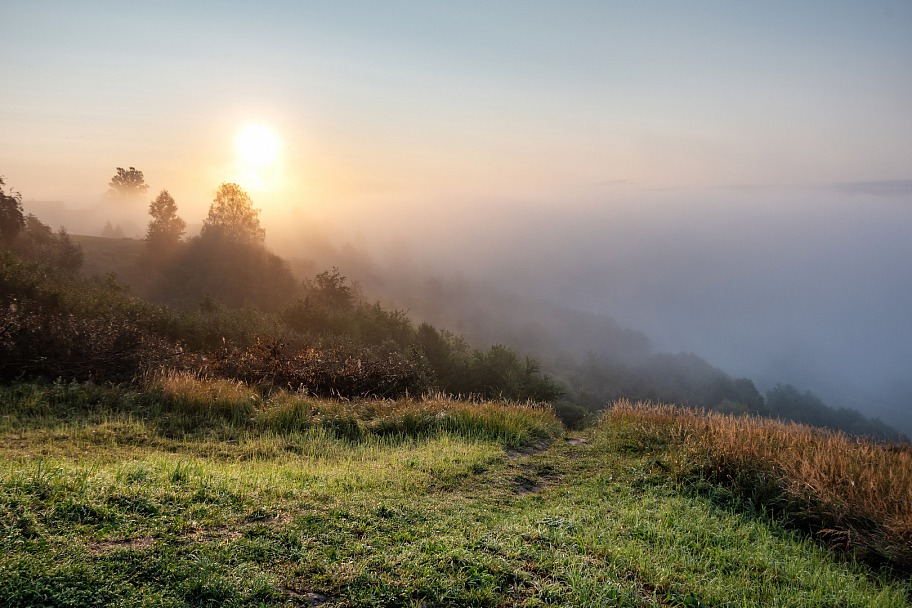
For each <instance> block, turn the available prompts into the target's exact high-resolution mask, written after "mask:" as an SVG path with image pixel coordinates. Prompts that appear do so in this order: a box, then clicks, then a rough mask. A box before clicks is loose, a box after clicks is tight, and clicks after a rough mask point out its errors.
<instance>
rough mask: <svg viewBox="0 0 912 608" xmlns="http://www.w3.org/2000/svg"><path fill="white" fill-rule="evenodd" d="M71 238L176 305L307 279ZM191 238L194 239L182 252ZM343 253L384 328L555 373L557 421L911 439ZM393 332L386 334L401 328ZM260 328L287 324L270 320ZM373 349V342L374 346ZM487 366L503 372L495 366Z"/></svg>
mask: <svg viewBox="0 0 912 608" xmlns="http://www.w3.org/2000/svg"><path fill="white" fill-rule="evenodd" d="M72 238H73V239H74V241H75V242H77V243H78V244H79V245H80V246H82V248H83V251H84V255H85V261H84V265H83V270H82V274H83V275H85V276H93V275H95V276H98V277H106V276H107V275H108V274H109V273H112V272H113V273H115V274H116V277H117V280H118V281H119V282H122V283H125V284H126V285H129V286H130V287H131V289H132V291H133V293H136V294H138V295H140V296H143V297H146V298H150V299H152V300H156V301H161V302H165V303H168V304H172V305H177V306H178V307H183V308H187V307H197V306H199V305H200V303H201V302H203V301H208V300H209V299H213V300H215V301H216V302H217V303H223V304H227V305H228V307H230V308H238V307H240V306H241V304H247V305H253V306H256V307H258V308H267V309H269V310H270V311H272V312H277V311H279V310H280V309H281V307H282V305H284V303H287V301H288V299H289V297H290V294H292V293H293V292H294V291H295V290H296V287H295V285H294V283H295V282H296V281H300V279H301V278H304V277H300V276H298V277H296V278H292V274H291V271H290V270H289V269H287V268H286V269H285V271H284V273H285V276H284V277H281V280H280V281H279V284H278V285H277V284H276V283H275V282H270V281H269V280H266V281H265V282H264V281H263V280H262V277H263V276H267V275H269V274H270V273H271V272H272V271H273V270H274V268H275V267H276V265H277V264H278V265H282V264H285V263H286V262H285V261H283V260H281V258H278V257H277V256H271V258H272V259H271V260H270V261H268V262H264V263H261V264H253V265H251V264H250V259H252V258H255V257H256V256H248V255H247V254H243V255H240V256H238V255H237V254H236V253H233V252H220V253H219V254H218V255H216V256H211V257H215V258H216V259H217V260H218V262H217V263H216V264H212V263H211V262H207V264H209V266H208V267H207V268H208V269H206V268H203V269H194V263H193V262H190V263H177V264H175V265H174V266H173V267H172V268H171V269H170V270H169V271H167V273H166V274H167V275H169V278H168V279H166V280H162V279H161V275H160V274H159V273H160V269H159V268H156V267H154V266H152V267H150V265H149V264H148V263H147V261H145V259H144V257H143V256H144V255H145V249H146V242H145V241H144V240H133V239H109V238H102V237H89V236H74V237H72ZM196 245H198V243H197V244H196ZM196 245H191V246H190V249H191V250H192V249H193V247H195V246H196ZM196 248H197V249H199V247H196ZM204 253H205V252H204ZM335 253H336V254H338V255H341V254H340V252H335ZM324 257H325V256H324ZM192 258H193V255H191V259H192ZM342 258H343V259H344V260H345V261H346V262H347V263H349V264H350V266H351V272H352V280H350V281H349V283H348V285H347V286H346V287H345V289H349V290H350V293H351V294H352V295H353V296H354V297H356V298H361V299H363V301H364V302H365V303H369V302H372V301H374V300H373V298H377V299H378V300H377V304H376V306H377V307H378V308H377V309H376V310H378V311H380V308H381V307H382V308H383V309H385V310H386V311H387V312H388V313H389V314H390V315H391V319H390V320H391V321H392V324H394V325H395V324H399V325H402V324H410V323H412V322H418V321H422V322H429V323H430V324H431V325H433V326H434V327H436V328H441V330H442V331H443V332H445V333H448V332H455V334H449V335H450V336H452V337H456V338H457V339H458V341H462V342H461V344H457V345H455V346H457V347H458V348H457V349H456V350H459V349H460V348H463V349H464V348H467V347H468V346H471V347H475V348H480V349H481V350H482V351H483V350H484V349H485V348H493V349H494V350H493V351H488V353H489V354H490V355H492V357H493V358H496V355H497V352H496V351H497V349H498V348H499V346H500V345H505V346H506V347H507V349H508V350H512V351H513V353H515V354H514V355H510V356H512V357H514V358H516V357H519V358H521V357H522V356H531V357H534V359H535V365H536V366H540V369H541V371H543V372H545V373H547V375H548V376H549V377H550V378H552V379H554V381H555V382H556V384H557V385H558V386H559V388H560V390H561V392H562V397H563V402H564V404H565V406H566V407H565V410H566V412H567V415H566V416H565V421H566V420H569V416H573V417H575V418H580V417H582V416H584V415H585V413H586V412H587V411H588V412H590V413H591V412H596V411H598V410H600V409H601V408H603V407H604V406H605V405H606V404H607V403H609V402H612V401H614V400H617V399H633V400H643V401H654V402H660V403H665V402H674V403H681V404H685V405H688V406H692V407H699V408H705V409H710V410H716V411H723V412H749V413H754V414H758V415H761V416H766V417H771V418H781V419H785V420H794V421H797V422H803V423H806V424H813V425H817V426H823V427H828V428H834V429H839V430H842V431H845V432H848V433H852V434H855V435H860V436H868V437H876V438H879V439H886V440H891V441H908V438H907V437H905V436H904V435H903V434H902V433H900V432H899V431H897V430H896V429H895V428H892V427H891V426H889V425H887V424H885V423H883V422H882V421H880V420H878V419H869V418H867V417H865V416H864V415H862V414H861V413H859V412H858V411H856V410H852V409H847V408H840V409H836V408H832V407H830V406H828V405H827V404H825V403H823V402H822V401H821V400H820V399H819V398H817V396H816V395H814V394H812V393H810V392H808V391H801V390H799V389H798V388H796V387H793V386H791V385H776V386H773V387H771V388H770V389H769V390H768V391H766V393H765V394H762V393H761V392H760V391H759V390H758V389H757V387H756V386H755V385H754V383H753V381H752V380H751V379H749V378H734V377H732V376H730V375H729V374H728V373H726V372H725V371H724V370H722V369H719V368H717V367H715V366H713V365H711V364H710V363H709V362H707V361H705V360H704V359H702V358H701V357H700V356H699V355H697V354H693V353H675V354H673V353H663V352H656V351H655V350H654V349H653V348H652V346H651V345H650V343H649V340H648V338H647V337H646V336H645V335H644V334H642V333H640V332H638V331H635V330H631V329H627V328H623V327H621V326H619V325H618V324H617V323H616V322H615V321H614V320H613V319H611V318H610V317H607V316H603V315H592V314H587V313H582V312H579V311H574V310H571V309H568V308H562V307H557V306H553V305H550V304H547V303H545V302H540V301H526V300H523V299H522V298H518V297H516V296H515V295H510V294H507V293H505V292H503V291H502V290H500V289H498V287H497V286H496V285H491V284H485V283H477V282H472V281H468V280H464V279H459V280H453V281H446V280H442V279H437V278H431V279H422V278H421V277H415V276H406V275H401V274H395V273H391V274H390V275H389V276H381V274H380V273H379V271H378V270H377V269H376V268H374V267H373V266H372V265H371V264H370V263H369V261H368V258H367V256H366V254H364V253H363V252H356V251H349V252H348V255H342ZM289 266H291V267H295V268H298V270H299V272H300V271H301V270H302V269H310V270H312V269H313V268H314V267H315V264H314V263H313V262H312V261H306V260H300V259H299V260H295V261H294V263H291V264H289ZM224 273H228V274H234V275H235V276H234V277H232V278H230V279H228V280H226V279H225V278H223V277H219V275H220V274H224ZM324 274H325V273H324ZM155 277H158V279H157V280H156V278H155ZM241 277H243V278H241ZM335 277H336V278H335V279H334V280H339V281H342V282H345V281H346V277H344V276H342V275H341V274H339V273H338V271H336V274H335ZM305 280H310V279H309V278H307V279H305ZM245 285H246V286H247V291H248V292H249V293H250V294H254V295H246V296H245V295H241V296H238V294H236V293H234V291H235V290H236V288H237V287H238V286H245ZM188 286H191V287H189V288H188ZM226 286H227V289H226ZM380 301H382V302H383V303H384V304H382V305H381V304H380V303H379V302H380ZM405 311H408V312H405ZM324 316H325V315H324ZM331 316H334V317H335V316H338V315H335V314H333V315H331ZM312 321H313V319H311V322H312ZM323 321H325V322H326V323H329V325H331V326H333V328H334V329H333V331H334V332H335V334H337V335H340V336H344V334H345V333H346V332H351V331H355V329H354V328H353V326H352V323H351V322H350V321H344V320H341V319H323ZM401 329H402V328H401V327H400V328H399V329H393V330H392V332H393V333H399V334H401V333H402V332H401ZM269 331H272V332H275V331H279V332H282V331H286V330H282V329H279V330H276V329H275V328H269ZM390 331H391V330H390V329H389V328H384V329H380V330H379V333H380V334H383V336H384V338H383V339H386V340H388V339H394V340H397V341H399V342H400V347H402V346H408V347H409V348H421V349H425V348H426V347H427V345H416V344H410V345H406V344H405V343H404V342H403V341H402V339H401V337H393V336H392V335H391V334H390ZM362 333H363V332H362ZM368 333H373V334H378V330H377V329H376V328H374V329H371V330H368ZM261 337H262V334H261ZM349 337H350V336H347V337H345V338H344V339H348V338H349ZM216 338H220V336H216ZM381 341H382V340H381ZM374 346H380V344H379V342H378V343H377V344H375V345H374ZM451 346H453V345H451ZM451 350H452V349H451ZM479 352H481V351H479ZM490 358H491V357H489V359H490ZM451 368H452V366H447V369H445V370H438V371H439V372H441V373H442V374H443V375H450V376H452V374H453V370H452V369H451ZM536 369H538V367H537V368H536ZM494 373H496V374H500V375H501V376H502V375H503V373H502V372H494ZM451 380H453V379H452V378H451ZM483 383H484V382H483ZM483 383H482V384H483ZM446 388H447V390H451V391H453V392H456V393H463V394H467V393H468V392H474V391H476V390H477V388H478V383H474V384H473V383H465V382H458V381H451V382H450V386H448V387H446Z"/></svg>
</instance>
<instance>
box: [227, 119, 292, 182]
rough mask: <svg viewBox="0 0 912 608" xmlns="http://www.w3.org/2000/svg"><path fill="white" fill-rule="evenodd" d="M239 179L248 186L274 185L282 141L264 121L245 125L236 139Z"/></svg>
mask: <svg viewBox="0 0 912 608" xmlns="http://www.w3.org/2000/svg"><path fill="white" fill-rule="evenodd" d="M234 145H235V150H236V152H237V161H238V167H237V168H238V173H239V175H238V177H239V181H241V183H242V184H243V185H244V186H246V187H253V188H267V187H269V186H270V185H272V184H271V183H270V182H272V181H274V179H275V177H276V175H275V174H276V171H277V169H278V167H277V165H278V164H279V160H280V159H279V152H280V148H281V146H280V142H279V137H278V135H276V133H275V131H273V130H272V128H270V127H269V126H267V125H265V124H262V123H251V124H248V125H245V126H244V127H243V128H242V129H241V130H240V131H238V134H237V136H236V137H235V140H234Z"/></svg>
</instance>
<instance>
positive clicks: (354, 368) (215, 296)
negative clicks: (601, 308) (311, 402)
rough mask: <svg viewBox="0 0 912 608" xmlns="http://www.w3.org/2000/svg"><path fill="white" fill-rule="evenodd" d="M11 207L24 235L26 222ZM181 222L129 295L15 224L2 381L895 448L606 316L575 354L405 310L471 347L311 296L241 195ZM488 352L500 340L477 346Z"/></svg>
mask: <svg viewBox="0 0 912 608" xmlns="http://www.w3.org/2000/svg"><path fill="white" fill-rule="evenodd" d="M0 192H2V191H0ZM4 196H6V199H9V200H13V201H14V202H18V199H15V198H12V199H10V196H9V195H4ZM6 199H4V200H6ZM9 206H10V207H11V209H12V210H13V213H12V215H13V217H14V219H16V218H15V211H16V209H17V207H15V206H14V205H12V204H10V205H9ZM176 212H177V206H176V203H175V202H174V200H173V199H172V198H171V197H170V195H168V193H167V192H166V191H162V193H161V194H159V195H158V197H157V198H156V199H154V200H153V201H152V203H151V205H150V215H151V218H152V219H151V220H150V223H149V230H148V233H147V239H146V241H144V245H140V243H143V242H138V245H139V246H141V247H144V250H143V253H142V255H140V256H138V259H137V269H136V272H135V273H133V275H132V276H133V280H131V286H130V288H128V287H127V286H125V285H122V284H120V283H119V282H118V280H117V278H116V277H113V276H109V277H107V278H105V279H98V278H92V279H86V278H83V277H80V276H79V272H78V271H79V268H80V266H81V264H82V258H83V256H82V251H81V250H80V248H79V247H78V245H76V244H74V243H73V241H72V239H71V238H70V237H69V236H68V235H67V234H66V232H65V231H63V230H61V231H59V232H57V233H54V232H53V231H52V230H51V229H50V228H48V227H47V226H45V225H43V224H42V223H41V222H40V221H39V220H38V219H37V218H35V217H34V216H22V217H21V221H18V222H14V223H13V224H10V225H11V226H12V228H11V229H9V230H7V231H6V232H4V239H3V249H4V251H3V252H2V253H0V306H2V311H0V376H2V377H3V378H4V379H5V380H6V381H13V380H17V379H26V378H36V377H44V378H47V379H51V380H53V379H56V378H64V379H67V380H77V381H89V380H91V381H94V382H130V381H133V380H135V379H136V378H138V377H139V376H141V375H142V374H145V373H149V371H150V370H155V369H161V368H180V369H185V370H190V371H193V372H195V373H199V374H200V375H209V376H213V377H226V378H232V379H237V380H243V381H246V382H249V383H252V384H258V385H264V386H268V385H273V386H276V385H278V386H281V387H283V388H292V389H295V390H304V391H309V392H311V393H314V394H320V395H328V396H338V397H361V396H377V397H398V396H401V395H404V394H407V393H411V394H416V393H422V392H427V391H441V392H445V393H450V394H454V395H461V396H466V397H477V398H480V399H509V400H514V401H547V402H551V403H553V404H554V407H555V409H556V411H557V412H558V413H559V414H560V415H561V417H562V418H563V419H564V421H565V422H566V423H567V424H570V425H579V424H584V423H585V422H586V420H587V418H588V417H589V416H590V414H591V413H593V412H595V411H597V410H599V409H601V408H603V407H604V406H605V405H606V404H607V403H609V402H611V401H613V400H615V399H618V398H629V399H636V400H650V401H656V402H669V403H679V404H682V405H687V406H694V407H702V408H707V409H712V410H716V411H723V412H729V413H753V414H759V415H763V416H770V417H778V418H784V419H789V420H797V421H800V422H807V423H810V424H817V425H822V426H829V427H833V428H839V429H842V430H845V431H848V432H851V433H856V434H864V435H870V436H876V437H880V438H890V439H895V438H899V435H898V434H897V433H896V432H895V431H894V430H893V429H891V428H890V427H888V426H887V425H885V424H883V423H881V422H879V421H877V420H873V421H872V420H868V419H867V418H865V417H863V416H862V415H861V414H859V413H857V412H855V411H852V410H835V409H833V408H829V407H827V406H826V405H825V404H823V403H822V402H821V401H820V400H819V399H817V398H816V397H815V396H814V395H813V394H811V393H807V392H801V391H799V390H798V389H796V388H794V387H792V386H788V385H786V386H777V387H776V388H774V389H773V390H771V391H769V392H768V393H767V395H766V396H765V397H764V396H763V395H761V394H760V393H759V391H758V390H757V389H756V387H755V386H754V384H753V382H751V381H750V380H749V379H746V378H732V377H730V376H729V375H727V374H726V373H724V372H723V371H721V370H718V369H716V368H714V367H712V366H711V365H709V364H708V363H707V362H706V361H704V360H703V359H701V358H700V357H698V356H696V355H692V354H677V355H672V354H665V353H653V352H652V351H651V347H650V346H649V342H648V340H647V339H646V338H645V336H643V335H642V334H641V333H639V332H635V331H631V330H627V329H622V328H620V327H619V326H617V324H616V323H614V322H613V321H611V320H610V319H608V318H606V317H600V318H598V319H597V320H596V321H597V322H595V323H591V324H589V325H588V326H587V324H586V323H585V319H581V317H579V316H573V315H572V314H571V313H569V312H567V311H562V312H561V313H560V314H562V315H564V316H565V319H564V321H565V322H564V323H563V324H562V325H560V324H558V325H556V327H563V328H570V329H569V330H570V333H573V334H575V336H571V337H567V336H565V337H563V339H562V338H561V336H560V335H559V334H560V332H558V331H555V330H554V329H553V328H548V327H545V326H533V325H528V324H527V325H525V326H522V327H517V326H516V319H522V318H525V315H523V314H514V315H513V318H512V319H511V318H510V317H511V314H510V313H511V308H510V306H511V305H512V306H513V307H514V308H513V311H519V309H521V308H523V307H527V306H528V304H527V303H524V302H522V301H520V300H516V299H506V300H504V299H503V298H502V296H499V295H496V294H495V295H492V297H491V298H490V299H487V300H486V299H485V294H483V293H476V294H469V293H468V292H466V293H463V294H455V296H454V294H445V293H442V288H441V286H440V285H439V284H438V285H437V293H431V294H429V295H428V296H427V300H426V301H425V302H423V303H422V302H421V301H420V300H414V299H413V300H412V301H410V302H409V304H410V305H415V308H416V309H418V310H419V311H427V310H432V309H436V310H438V312H439V311H443V310H446V309H447V308H446V304H447V303H446V300H447V299H449V300H458V299H459V298H460V297H461V298H466V297H467V296H469V295H471V296H472V297H473V298H475V299H474V302H475V303H476V313H477V314H476V315H475V318H474V325H470V326H469V327H468V330H469V331H467V332H466V333H467V334H468V335H469V338H465V337H462V336H460V335H457V334H456V333H453V332H451V331H447V330H446V329H442V327H446V326H448V325H449V324H447V323H446V321H444V322H442V323H441V322H436V323H435V322H433V321H432V320H430V319H429V317H430V316H432V315H428V314H419V316H420V317H424V318H425V319H427V321H425V322H420V323H415V322H413V321H412V319H411V318H410V316H409V314H406V313H405V312H403V311H402V310H399V309H397V308H395V307H392V306H389V305H383V304H381V303H380V302H379V301H371V300H369V299H368V298H366V297H365V296H364V293H363V292H362V290H361V288H360V287H359V285H358V284H357V283H353V282H351V281H349V280H348V279H347V278H346V277H345V276H343V274H342V273H341V272H340V271H339V270H338V269H336V268H333V269H331V270H327V271H324V272H321V273H319V274H316V276H314V277H312V278H310V279H308V280H305V281H303V282H301V281H299V280H298V279H297V278H295V276H294V274H293V272H292V271H291V269H290V266H289V263H288V261H286V260H285V259H283V258H281V257H279V256H278V255H276V254H274V253H273V252H271V251H270V250H269V249H268V248H267V247H266V246H265V233H264V231H263V230H262V228H261V227H260V224H259V218H258V211H257V210H256V209H254V208H253V205H252V201H251V200H250V198H249V196H248V195H247V193H246V192H244V191H243V190H242V189H240V188H239V187H238V186H237V185H235V184H223V185H222V186H221V187H220V188H219V190H218V192H217V194H216V198H215V200H214V201H213V203H212V206H211V207H210V211H209V216H208V217H207V219H206V221H205V222H204V225H203V230H202V231H201V233H200V235H199V236H196V237H193V238H190V239H183V238H182V234H183V230H184V226H185V224H184V222H183V221H182V220H181V219H180V218H179V217H178V216H177V213H176ZM18 213H19V215H20V216H21V206H19V207H18ZM131 289H132V293H131ZM413 295H414V294H413ZM450 306H451V307H450V310H452V302H450ZM492 311H496V314H493V313H492ZM442 316H443V317H445V315H442ZM568 321H569V322H568ZM590 321H591V319H590ZM450 326H452V325H450ZM480 336H485V337H490V336H501V337H503V338H504V339H503V340H501V341H498V342H494V343H491V342H488V345H485V346H478V345H479V344H483V343H484V340H483V339H479V337H480ZM580 336H588V338H589V339H590V340H591V343H592V344H593V345H595V346H597V347H599V348H597V349H596V348H593V349H592V352H591V354H590V356H589V357H588V358H586V359H585V360H583V361H581V362H580V361H578V360H577V359H576V358H574V357H573V356H572V355H570V354H568V353H567V349H568V348H570V347H571V346H572V345H573V344H575V343H578V338H579V337H580ZM552 342H553V343H554V344H555V345H554V346H553V347H552V346H551V343H552ZM549 349H551V350H549ZM525 353H534V354H535V355H536V356H537V357H540V359H536V358H533V357H531V356H528V355H527V354H525ZM549 354H550V357H549V356H548V355H549ZM542 360H547V364H546V365H543V364H542V363H541V362H540V361H542ZM545 369H547V370H548V373H546V372H545V371H544V370H545Z"/></svg>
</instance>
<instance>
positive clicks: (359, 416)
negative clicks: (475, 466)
mask: <svg viewBox="0 0 912 608" xmlns="http://www.w3.org/2000/svg"><path fill="white" fill-rule="evenodd" d="M256 423H257V424H258V425H259V426H261V427H262V428H264V429H269V430H273V431H276V432H294V431H301V430H306V429H309V428H321V429H325V430H327V431H330V432H331V433H332V434H333V435H335V436H337V437H339V438H343V439H351V440H358V439H361V438H364V437H367V436H369V435H375V436H384V437H400V438H420V437H429V436H432V435H437V434H441V433H451V434H454V435H458V436H461V437H466V438H470V439H476V440H479V441H497V442H500V443H503V444H504V445H506V446H507V447H522V446H526V445H530V444H533V443H536V442H541V441H545V440H548V439H550V438H553V437H555V436H557V435H559V434H560V433H561V431H562V426H561V423H560V422H559V421H558V420H557V418H556V417H555V416H554V414H553V412H551V410H550V408H548V407H544V406H537V405H534V404H511V403H496V404H495V403H470V402H466V401H460V400H456V399H450V398H448V397H444V396H426V397H425V398H422V399H411V398H405V399H396V400H392V399H385V400H379V399H362V400H355V401H344V400H327V399H316V398H312V397H307V396H304V395H301V394H299V393H287V392H279V393H276V394H274V395H272V396H270V398H269V399H268V400H267V401H266V402H265V403H264V404H263V406H262V407H261V408H260V410H259V411H258V413H257V418H256Z"/></svg>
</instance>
